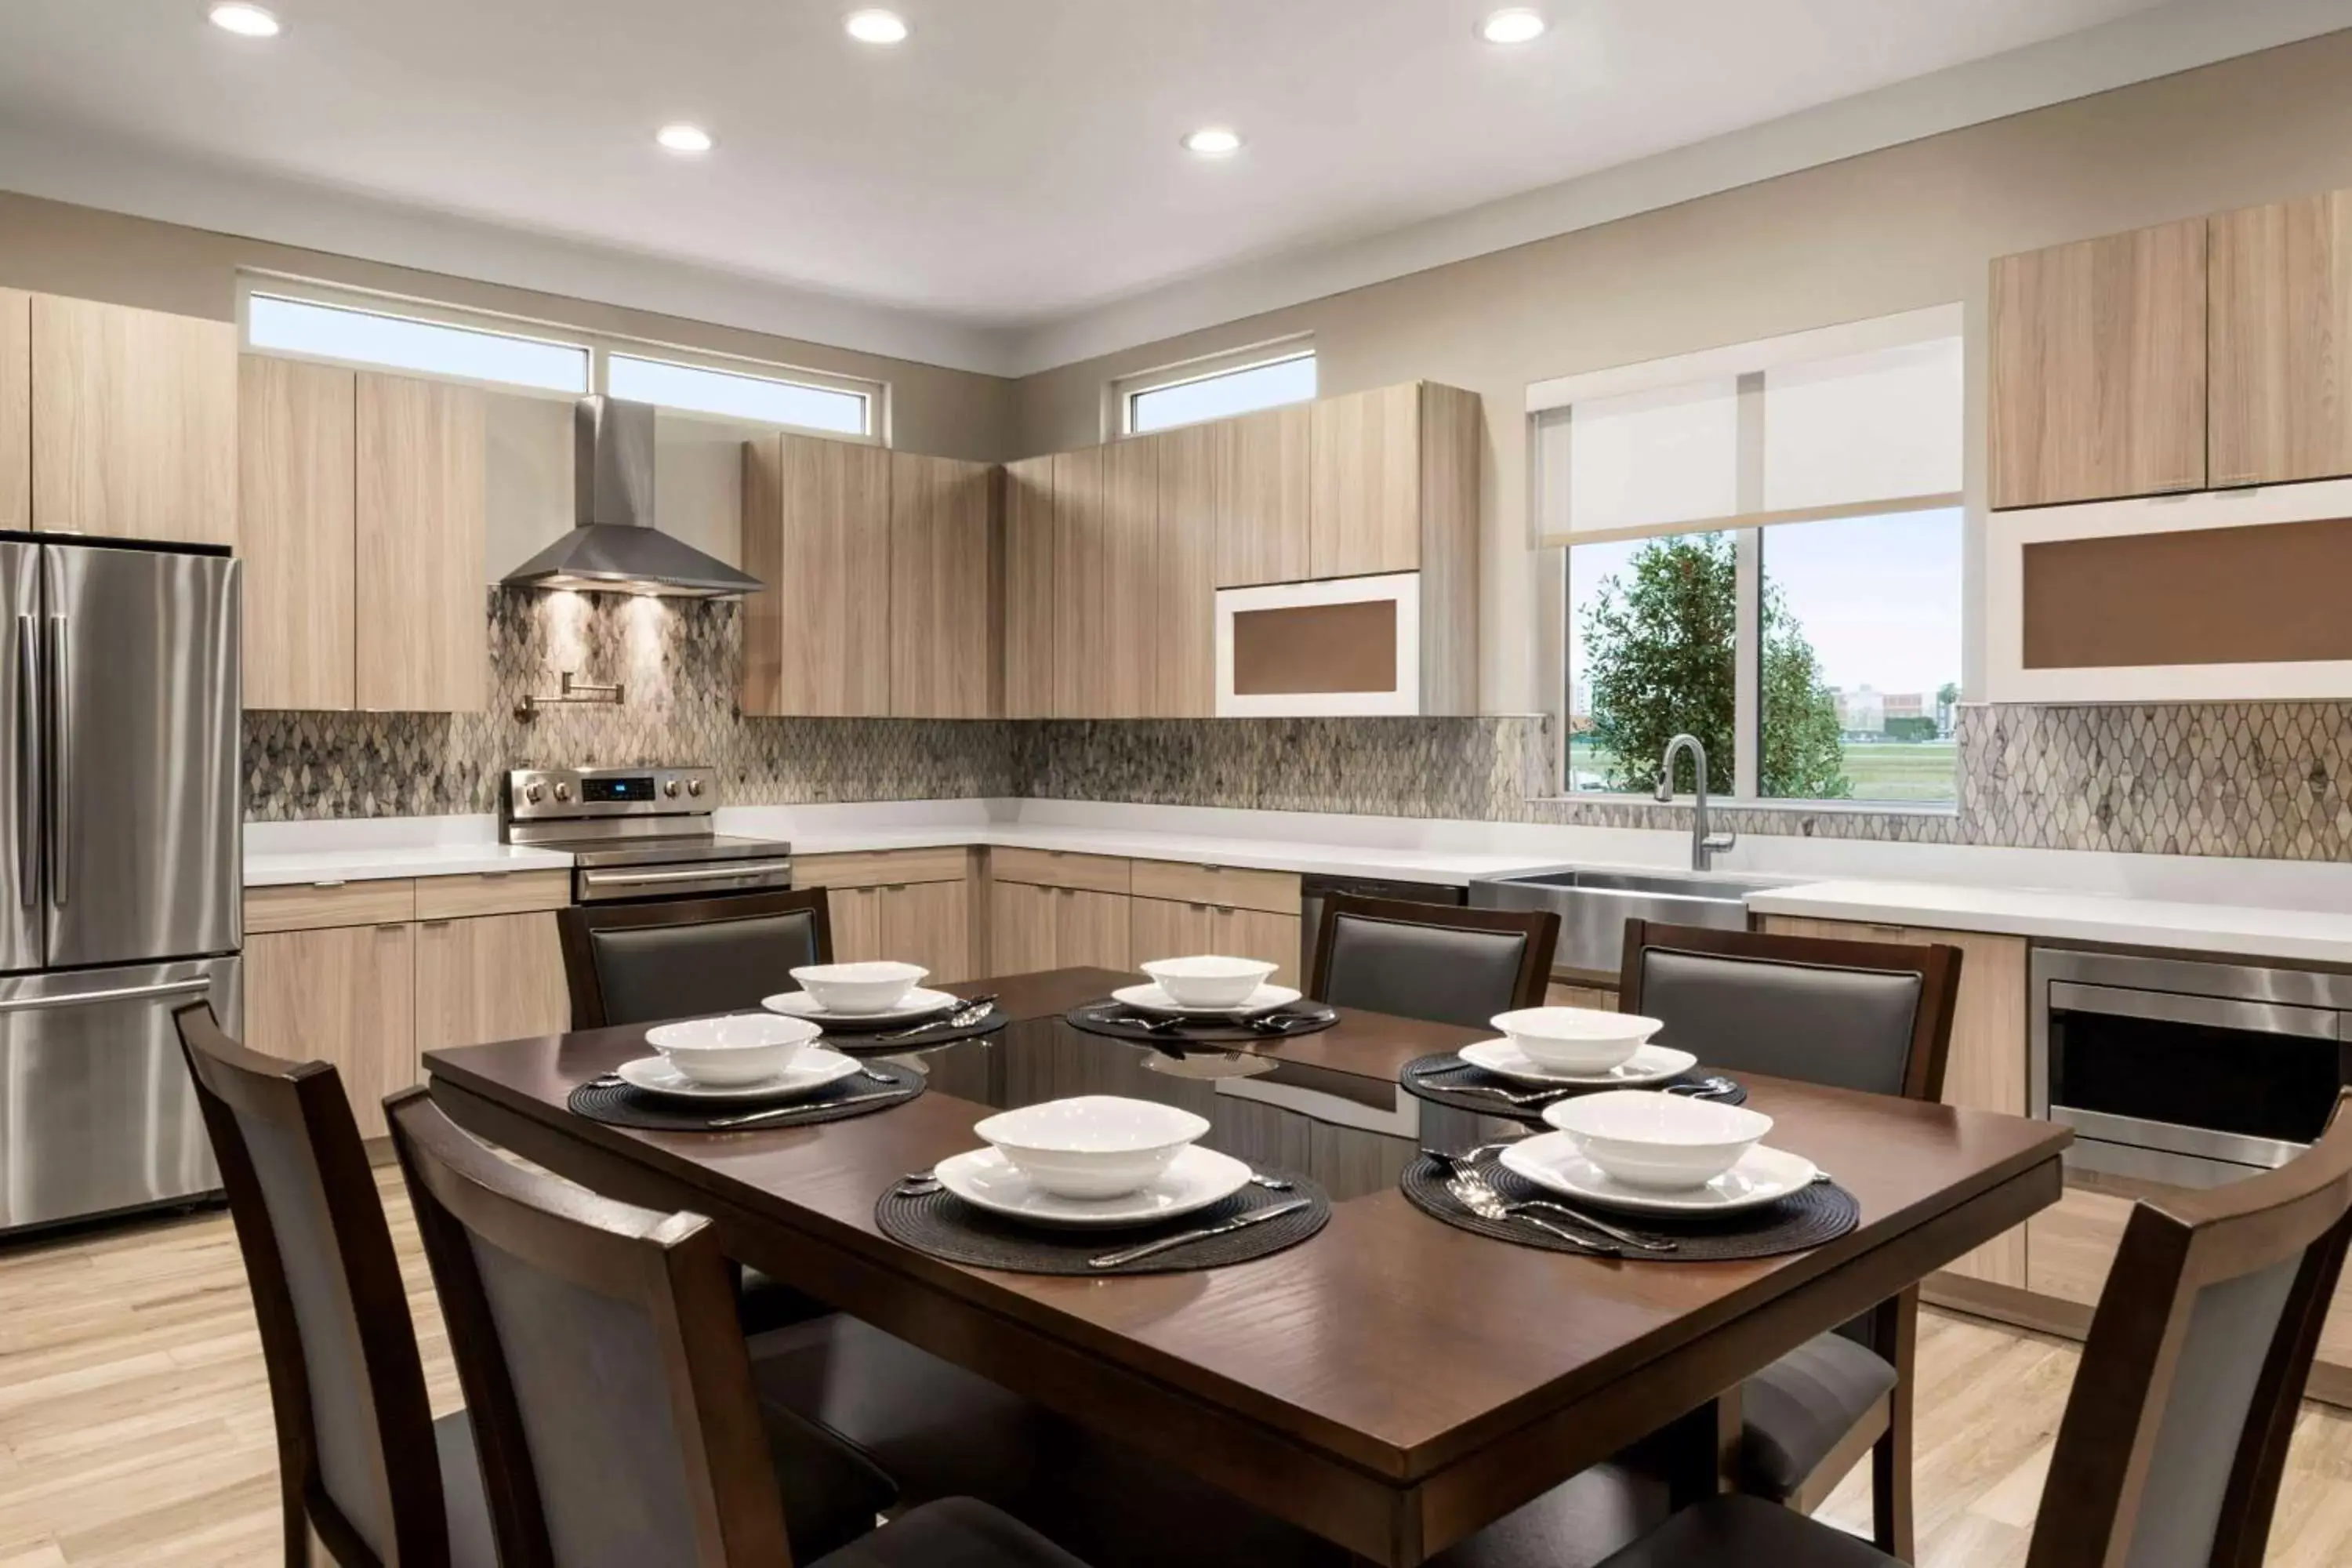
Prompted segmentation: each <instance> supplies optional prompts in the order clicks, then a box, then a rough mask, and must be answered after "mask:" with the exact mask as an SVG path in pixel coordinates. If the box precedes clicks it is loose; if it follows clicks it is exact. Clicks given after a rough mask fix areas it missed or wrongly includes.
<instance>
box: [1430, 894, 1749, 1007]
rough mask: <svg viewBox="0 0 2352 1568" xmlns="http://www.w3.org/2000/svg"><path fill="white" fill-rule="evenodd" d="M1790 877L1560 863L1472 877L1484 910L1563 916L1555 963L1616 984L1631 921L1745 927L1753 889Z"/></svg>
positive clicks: (1477, 904) (1477, 900) (1475, 899)
mask: <svg viewBox="0 0 2352 1568" xmlns="http://www.w3.org/2000/svg"><path fill="white" fill-rule="evenodd" d="M1790 880H1791V879H1789V878H1785V877H1738V876H1728V875H1726V874H1725V873H1723V872H1720V871H1601V870H1579V869H1574V868H1563V869H1559V870H1550V871H1527V872H1522V873H1520V874H1519V875H1517V876H1515V877H1481V878H1477V879H1474V880H1473V881H1472V882H1471V884H1470V902H1471V903H1472V905H1473V906H1475V907H1476V908H1479V909H1487V910H1551V911H1553V912H1554V913H1556V914H1557V915H1559V951H1558V952H1557V953H1556V955H1555V956H1554V957H1553V959H1552V965H1553V967H1554V968H1556V969H1564V970H1572V971H1575V972H1577V973H1580V974H1582V975H1585V976H1586V977H1588V978H1590V979H1592V980H1595V981H1600V980H1603V979H1605V980H1607V981H1608V982H1609V983H1610V984H1614V983H1615V981H1616V978H1617V973H1618V971H1619V968H1620V967H1621V965H1622V960H1623V957H1624V952H1625V922H1626V921H1628V920H1632V919H1637V918H1638V919H1641V920H1645V921H1665V922H1667V923H1668V924H1671V925H1690V926H1717V927H1721V928H1723V929H1725V930H1730V931H1738V930H1743V929H1745V928H1746V926H1747V924H1748V903H1747V900H1748V894H1750V893H1753V892H1758V891H1760V890H1761V889H1766V888H1785V887H1787V886H1789V885H1790Z"/></svg>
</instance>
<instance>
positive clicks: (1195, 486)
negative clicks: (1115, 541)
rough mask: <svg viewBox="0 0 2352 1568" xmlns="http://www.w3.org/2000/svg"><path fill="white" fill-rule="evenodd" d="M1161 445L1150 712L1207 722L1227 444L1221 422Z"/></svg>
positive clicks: (1212, 694)
mask: <svg viewBox="0 0 2352 1568" xmlns="http://www.w3.org/2000/svg"><path fill="white" fill-rule="evenodd" d="M1155 439H1156V440H1157V441H1158V443H1159V447H1160V483H1159V501H1158V512H1159V517H1158V521H1157V525H1156V527H1157V534H1156V537H1157V545H1156V548H1155V551H1154V555H1153V565H1152V578H1153V582H1154V585H1155V591H1154V593H1153V595H1152V600H1153V605H1154V607H1155V608H1156V609H1157V610H1158V612H1159V616H1160V630H1159V636H1158V637H1157V638H1156V639H1155V644H1156V646H1155V647H1154V648H1153V650H1152V661H1151V702H1150V712H1151V714H1152V716H1153V717H1154V718H1161V719H1206V718H1209V717H1211V716H1212V715H1213V714H1214V713H1215V711H1216V696H1217V652H1216V630H1217V588H1216V552H1217V537H1218V524H1219V520H1220V519H1221V518H1223V516H1224V514H1225V510H1226V489H1225V487H1226V484H1227V482H1228V481H1229V479H1230V478H1231V465H1230V464H1229V463H1228V462H1227V460H1226V455H1227V454H1228V453H1229V452H1230V451H1231V450H1232V449H1233V445H1234V433H1233V427H1232V426H1231V425H1230V424H1227V423H1217V424H1209V425H1193V426H1187V427H1186V428H1184V429H1181V430H1171V431H1168V432H1167V433H1165V434H1164V435H1161V436H1159V437H1155Z"/></svg>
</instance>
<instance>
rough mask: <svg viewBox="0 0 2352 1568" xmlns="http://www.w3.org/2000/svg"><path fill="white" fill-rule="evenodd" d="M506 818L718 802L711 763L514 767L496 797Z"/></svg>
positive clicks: (709, 807) (636, 812) (701, 813)
mask: <svg viewBox="0 0 2352 1568" xmlns="http://www.w3.org/2000/svg"><path fill="white" fill-rule="evenodd" d="M499 805H500V807H501V808H502V813H503V815H504V816H505V818H506V820H507V821H508V822H510V823H513V822H579V821H592V820H593V819H595V818H598V817H607V816H687V817H705V818H707V817H708V816H709V815H710V814H711V813H712V812H713V811H714V810H716V809H717V808H718V805H719V774H718V773H717V771H716V770H715V769H711V768H517V769H515V770H514V771H513V772H511V773H508V774H507V787H506V790H505V795H504V798H503V799H502V800H501V801H500V802H499Z"/></svg>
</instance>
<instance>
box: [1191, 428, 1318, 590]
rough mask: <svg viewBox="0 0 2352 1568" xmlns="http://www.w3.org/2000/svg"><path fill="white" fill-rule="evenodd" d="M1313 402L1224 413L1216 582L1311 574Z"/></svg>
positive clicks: (1286, 579) (1242, 583)
mask: <svg viewBox="0 0 2352 1568" xmlns="http://www.w3.org/2000/svg"><path fill="white" fill-rule="evenodd" d="M1312 406H1313V405H1309V404H1304V403H1300V404H1294V405H1291V406H1290V407H1288V408H1269V409H1266V410H1265V411H1264V412H1262V413H1257V414H1244V415H1243V416H1241V417H1240V418H1238V419H1228V420H1226V421H1224V422H1223V424H1222V425H1221V426H1218V428H1220V429H1222V430H1223V431H1225V432H1226V436H1225V440H1224V452H1223V458H1224V464H1225V479H1224V487H1223V489H1224V494H1223V510H1221V511H1220V512H1219V514H1218V517H1217V560H1216V570H1215V577H1216V585H1217V586H1218V587H1220V588H1244V587H1248V586H1249V585H1251V584H1255V583H1296V582H1297V581H1299V580H1300V579H1302V578H1305V577H1307V576H1309V575H1311V572H1310V569H1309V567H1308V564H1307V485H1308V475H1307V469H1308V463H1307V448H1308V435H1307V429H1308V426H1310V425H1311V424H1312V423H1313V420H1314V415H1313V412H1312Z"/></svg>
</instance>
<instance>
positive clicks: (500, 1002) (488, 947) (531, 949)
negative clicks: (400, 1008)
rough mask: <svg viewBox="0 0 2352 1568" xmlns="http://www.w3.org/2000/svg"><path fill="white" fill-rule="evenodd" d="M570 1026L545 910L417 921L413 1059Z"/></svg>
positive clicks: (558, 954) (556, 945) (557, 944)
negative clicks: (446, 1050)
mask: <svg viewBox="0 0 2352 1568" xmlns="http://www.w3.org/2000/svg"><path fill="white" fill-rule="evenodd" d="M427 885H429V884H427ZM571 1026H572V997H571V993H570V991H569V990H568V989H567V988H566V986H565V983H564V978H563V947H562V941H561V939H560V938H559V937H558V936H557V935H556V930H555V916H554V915H553V914H552V913H551V912H545V911H541V912H538V913H532V914H512V915H477V916H474V917H472V918H471V919H465V920H428V921H420V922H418V924H417V926H416V1051H417V1054H418V1055H419V1056H422V1055H423V1054H424V1053H425V1052H426V1051H437V1050H443V1049H446V1048H448V1047H454V1046H478V1045H484V1044H487V1043H488V1042H489V1041H492V1040H512V1039H520V1038H522V1037H526V1036H530V1035H559V1034H562V1032H563V1031H564V1030H566V1029H568V1028H570V1027H571Z"/></svg>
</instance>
